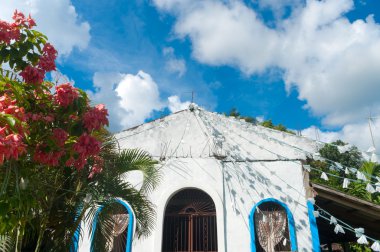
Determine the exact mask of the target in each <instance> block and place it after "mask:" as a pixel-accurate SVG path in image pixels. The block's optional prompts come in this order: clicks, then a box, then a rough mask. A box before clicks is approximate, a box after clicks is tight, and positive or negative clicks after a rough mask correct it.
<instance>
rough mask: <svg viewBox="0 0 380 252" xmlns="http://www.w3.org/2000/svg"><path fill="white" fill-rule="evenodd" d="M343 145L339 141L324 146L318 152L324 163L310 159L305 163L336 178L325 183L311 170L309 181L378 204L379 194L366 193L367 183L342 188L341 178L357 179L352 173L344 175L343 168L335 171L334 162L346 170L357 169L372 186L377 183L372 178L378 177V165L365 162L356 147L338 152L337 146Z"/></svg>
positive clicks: (379, 174)
mask: <svg viewBox="0 0 380 252" xmlns="http://www.w3.org/2000/svg"><path fill="white" fill-rule="evenodd" d="M345 145H346V143H344V142H343V141H340V140H338V141H336V142H333V143H331V144H326V145H325V146H324V147H322V148H321V149H320V150H319V153H320V154H321V157H323V158H325V160H324V161H319V160H313V159H311V158H309V159H308V160H307V163H308V164H310V165H311V166H312V167H314V168H317V169H318V170H322V171H324V172H328V173H330V174H332V175H336V176H337V177H334V176H329V180H328V181H325V180H324V179H322V178H320V176H321V172H320V171H315V170H312V171H311V172H310V178H311V180H312V181H313V182H316V183H319V184H324V185H327V186H330V187H332V188H335V189H337V190H340V191H343V192H345V193H348V194H350V195H353V196H356V197H359V198H361V199H364V200H368V201H371V202H373V203H377V204H380V193H378V192H377V193H372V194H371V193H369V192H367V190H366V185H367V183H363V182H362V181H358V182H351V183H350V184H349V185H348V188H346V189H345V188H343V187H342V184H343V179H342V178H341V177H346V178H349V179H354V180H357V177H356V174H355V173H353V172H352V171H351V172H350V174H345V168H343V169H337V168H336V167H335V164H334V162H338V163H340V164H342V165H343V166H344V167H347V168H356V169H358V171H360V172H363V174H364V175H365V176H366V178H367V181H368V182H370V183H373V184H375V183H377V182H378V181H377V180H376V179H374V177H376V176H380V165H379V164H376V163H372V162H365V161H364V160H363V158H362V155H361V153H360V151H359V150H358V148H357V147H355V146H352V147H350V148H349V149H348V150H346V151H344V152H340V151H339V149H338V147H337V146H345ZM350 170H351V169H350ZM338 176H339V177H338Z"/></svg>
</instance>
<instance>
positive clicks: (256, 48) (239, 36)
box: [154, 0, 380, 126]
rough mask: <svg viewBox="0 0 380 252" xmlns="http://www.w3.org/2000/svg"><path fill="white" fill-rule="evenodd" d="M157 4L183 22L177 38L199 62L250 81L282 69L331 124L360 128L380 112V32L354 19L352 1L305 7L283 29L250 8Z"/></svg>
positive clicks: (313, 1)
mask: <svg viewBox="0 0 380 252" xmlns="http://www.w3.org/2000/svg"><path fill="white" fill-rule="evenodd" d="M154 2H155V4H156V6H157V7H158V8H159V9H161V10H163V11H167V12H169V13H172V14H173V15H175V16H176V20H177V21H176V23H175V26H174V33H175V34H176V35H177V36H179V37H180V38H184V37H188V38H190V40H191V42H192V55H193V57H194V58H195V59H196V60H198V61H199V62H201V63H205V64H209V65H215V66H220V65H229V66H234V67H237V68H239V69H240V70H241V71H242V72H243V73H245V74H247V75H252V74H257V73H262V72H263V71H265V70H268V69H269V68H271V67H279V68H281V69H283V71H284V75H283V79H284V81H285V83H286V88H287V90H290V89H291V88H296V89H297V90H298V92H299V99H301V100H305V101H306V104H307V105H306V108H308V109H310V110H311V111H312V112H313V113H314V114H315V115H317V116H321V117H322V118H323V123H324V124H325V125H332V126H343V125H345V124H355V123H357V122H358V121H363V119H364V118H365V117H366V116H367V115H368V112H369V111H370V110H371V109H372V111H380V99H379V95H378V94H379V93H380V85H379V83H380V74H379V71H378V69H377V68H378V67H377V66H379V65H380V25H379V24H377V23H375V21H374V20H373V17H371V16H369V17H368V18H367V19H366V20H356V21H350V20H348V18H346V17H345V14H346V13H347V12H348V11H350V10H352V9H353V8H354V2H353V1H352V0H322V1H317V0H309V1H306V3H305V4H304V5H296V6H293V8H294V9H293V10H292V15H291V16H290V17H288V18H286V19H282V20H280V21H278V22H279V23H277V24H276V28H270V27H268V26H267V25H266V24H265V23H264V22H263V20H261V19H260V17H259V15H258V14H257V13H256V12H255V11H254V10H253V9H251V8H249V7H248V6H247V5H245V4H244V3H243V1H217V0H203V1H199V0H194V1H183V2H179V1H177V0H155V1H154ZM272 2H273V1H272ZM267 6H268V8H269V7H270V8H273V5H272V4H269V3H268V4H267ZM271 6H272V7H271Z"/></svg>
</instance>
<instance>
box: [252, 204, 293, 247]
mask: <svg viewBox="0 0 380 252" xmlns="http://www.w3.org/2000/svg"><path fill="white" fill-rule="evenodd" d="M249 219H250V231H251V248H252V252H256V251H257V252H272V251H296V250H297V241H296V234H295V226H294V219H293V215H292V213H291V212H290V210H289V208H288V207H287V206H286V205H285V204H284V203H282V202H280V201H278V200H276V199H273V198H269V199H264V200H262V201H260V202H259V203H257V204H256V205H255V206H254V207H253V209H252V211H251V214H250V217H249Z"/></svg>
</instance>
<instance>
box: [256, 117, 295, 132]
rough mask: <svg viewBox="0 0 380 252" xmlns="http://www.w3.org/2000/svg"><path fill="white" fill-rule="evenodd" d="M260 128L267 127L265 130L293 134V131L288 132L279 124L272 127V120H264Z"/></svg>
mask: <svg viewBox="0 0 380 252" xmlns="http://www.w3.org/2000/svg"><path fill="white" fill-rule="evenodd" d="M261 126H264V127H267V128H271V129H275V130H279V131H283V132H286V133H289V134H293V135H294V134H295V133H294V132H293V131H291V130H288V129H287V128H286V127H285V126H284V125H282V124H281V123H280V124H278V125H274V124H273V122H272V120H265V121H263V122H262V123H261Z"/></svg>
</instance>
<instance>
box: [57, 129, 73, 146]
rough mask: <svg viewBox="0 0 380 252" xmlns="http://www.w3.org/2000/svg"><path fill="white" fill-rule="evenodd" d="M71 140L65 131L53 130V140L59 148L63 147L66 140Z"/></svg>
mask: <svg viewBox="0 0 380 252" xmlns="http://www.w3.org/2000/svg"><path fill="white" fill-rule="evenodd" d="M68 138H69V134H68V133H67V132H66V131H64V130H63V129H59V128H57V129H53V139H54V141H55V143H56V144H57V146H59V147H63V146H64V145H65V142H66V140H67V139H68Z"/></svg>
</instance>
